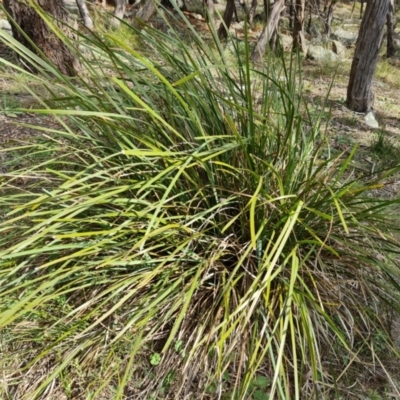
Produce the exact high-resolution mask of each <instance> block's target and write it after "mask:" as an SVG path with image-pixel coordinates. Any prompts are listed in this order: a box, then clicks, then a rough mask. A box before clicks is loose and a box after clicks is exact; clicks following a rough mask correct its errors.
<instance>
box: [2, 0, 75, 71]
mask: <svg viewBox="0 0 400 400" xmlns="http://www.w3.org/2000/svg"><path fill="white" fill-rule="evenodd" d="M35 4H36V5H37V6H38V7H40V8H41V9H42V10H43V11H45V12H46V13H47V14H49V15H50V16H52V17H54V19H55V20H54V22H55V24H57V25H58V27H59V28H60V29H61V30H62V31H63V32H64V34H66V35H70V34H71V32H70V31H69V29H68V28H67V27H66V26H65V25H63V24H62V23H60V22H58V21H67V20H68V12H67V11H66V10H65V8H64V4H63V2H62V0H36V1H35ZM3 5H4V8H5V9H6V11H7V12H8V13H9V14H10V16H11V18H12V19H13V20H14V21H16V23H17V24H18V25H19V26H20V27H21V29H22V30H23V31H24V32H25V33H26V35H27V36H28V37H29V38H30V39H31V40H32V41H33V42H34V43H35V46H36V47H37V48H36V47H35V46H32V45H31V43H30V42H29V41H28V40H27V39H26V38H25V37H24V35H23V34H22V33H21V32H20V31H19V30H18V29H17V28H16V27H15V26H14V25H13V23H12V22H11V21H10V23H11V25H12V30H13V35H14V37H15V39H16V40H18V41H19V42H21V43H22V44H23V45H24V46H25V47H27V48H28V49H29V50H31V51H33V52H34V53H36V54H38V51H37V49H39V50H40V52H42V53H43V54H44V55H45V56H46V57H47V58H48V59H49V61H50V62H51V63H52V64H53V65H54V66H55V67H56V68H57V69H58V70H59V71H60V72H61V73H63V74H65V75H68V76H75V75H77V73H78V71H79V69H80V66H79V62H78V60H77V58H76V57H75V56H74V55H73V53H72V52H71V50H70V49H69V48H68V47H67V45H66V44H65V43H64V42H62V41H61V40H60V39H59V38H58V36H57V35H56V34H55V33H53V32H52V30H51V29H50V28H49V27H48V25H47V24H46V22H45V21H44V20H43V19H42V17H41V16H40V15H39V14H38V13H37V12H36V10H35V9H34V8H33V7H32V6H30V5H28V4H27V2H26V1H23V0H3ZM57 20H58V21H57ZM29 68H30V69H32V70H35V68H34V67H33V66H32V65H30V66H29Z"/></svg>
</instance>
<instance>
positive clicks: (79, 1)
mask: <svg viewBox="0 0 400 400" xmlns="http://www.w3.org/2000/svg"><path fill="white" fill-rule="evenodd" d="M75 2H76V5H77V7H78V9H79V13H80V14H81V17H82V19H83V24H84V25H85V26H86V28H88V29H90V30H92V29H93V21H92V18H90V14H89V11H88V8H87V6H86V3H85V0H75Z"/></svg>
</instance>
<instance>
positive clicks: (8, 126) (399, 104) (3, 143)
mask: <svg viewBox="0 0 400 400" xmlns="http://www.w3.org/2000/svg"><path fill="white" fill-rule="evenodd" d="M351 8H352V5H339V6H338V10H337V15H339V16H340V18H346V17H350V14H351ZM356 13H357V11H356ZM191 21H192V22H193V24H195V25H196V28H198V29H202V30H204V32H205V34H207V25H206V23H205V22H203V21H201V20H198V19H196V18H192V19H191ZM336 23H338V21H336ZM155 24H157V22H155ZM235 28H236V29H238V30H240V25H238V24H234V26H233V29H235ZM261 28H262V26H261V25H259V26H258V30H255V31H254V32H253V33H252V34H251V37H252V41H253V43H254V42H255V40H256V37H257V34H258V32H259V31H260V30H261ZM353 52H354V46H353V47H351V48H348V49H347V54H346V59H345V60H344V61H341V62H340V63H338V64H332V63H319V62H316V61H311V60H307V59H305V60H303V62H302V67H303V74H302V76H303V83H304V94H305V96H306V98H307V101H308V103H309V105H310V107H311V108H313V107H315V108H317V107H320V106H321V105H323V104H325V109H326V111H327V112H328V115H330V117H329V119H328V121H326V122H327V133H328V137H329V138H330V145H331V147H332V149H333V150H334V151H338V152H339V151H342V152H350V150H351V149H352V147H353V146H354V144H358V146H359V150H358V152H357V154H356V157H355V161H354V167H355V169H356V170H357V169H359V170H361V171H364V172H371V171H372V172H373V171H374V170H376V169H378V167H379V166H383V167H385V166H391V165H393V164H398V163H400V49H399V50H398V55H397V56H396V57H394V58H393V59H391V60H387V59H386V58H385V56H384V51H383V50H382V55H381V58H380V60H379V63H378V67H377V72H376V76H375V79H374V82H373V92H374V94H375V104H374V110H375V112H376V117H377V120H378V122H379V125H380V128H379V129H372V128H369V127H368V126H367V125H366V124H365V122H364V115H363V114H358V113H354V112H352V111H350V110H349V109H347V108H346V106H345V99H346V90H347V83H348V77H349V73H350V66H351V61H352V55H353ZM9 56H10V55H9V54H8V52H7V50H6V49H4V48H2V47H0V57H4V58H5V57H9ZM333 78H334V80H333ZM332 80H333V81H332ZM15 82H16V80H15V79H14V77H13V76H10V75H7V74H6V73H3V72H2V71H1V69H0V93H1V97H0V173H1V172H2V170H1V162H2V158H1V148H5V147H9V146H11V143H15V142H16V141H21V142H25V141H29V140H31V139H32V138H33V137H35V136H38V135H41V132H39V131H37V130H34V129H33V128H31V127H29V125H42V126H47V127H48V126H54V127H56V126H57V123H56V121H55V120H54V118H52V117H43V116H38V115H37V114H33V113H29V112H26V113H25V112H24V113H22V112H20V111H18V108H20V107H22V108H27V109H29V108H30V107H32V106H33V105H34V103H35V101H34V98H32V97H31V96H30V95H29V94H28V93H27V91H26V90H25V89H23V86H21V85H18V84H16V83H15ZM328 93H329V94H328ZM325 101H326V102H325ZM2 110H3V111H2ZM379 143H381V148H380V150H379V147H378V145H379ZM377 149H378V150H379V151H378V150H377ZM399 191H400V178H399V179H398V180H397V181H393V182H391V185H388V186H387V187H385V189H384V192H383V193H379V195H384V196H387V197H394V196H397V195H398V193H399ZM395 324H397V325H398V326H399V327H400V321H395ZM395 331H396V329H395ZM397 331H398V332H397V333H395V334H394V336H395V337H394V339H395V340H396V341H397V342H398V343H400V328H399V329H397ZM399 380H400V379H399ZM62 398H63V397H60V398H59V399H57V400H61V399H62ZM366 398H367V397H365V399H366ZM374 398H375V399H380V397H374ZM371 399H372V397H371Z"/></svg>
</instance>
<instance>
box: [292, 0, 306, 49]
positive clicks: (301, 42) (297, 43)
mask: <svg viewBox="0 0 400 400" xmlns="http://www.w3.org/2000/svg"><path fill="white" fill-rule="evenodd" d="M305 3H306V2H305V0H296V4H295V13H294V26H293V50H294V51H297V50H298V51H300V52H302V53H304V54H306V52H307V48H306V39H305V37H304V8H305Z"/></svg>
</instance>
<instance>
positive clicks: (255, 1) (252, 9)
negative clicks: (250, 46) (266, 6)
mask: <svg viewBox="0 0 400 400" xmlns="http://www.w3.org/2000/svg"><path fill="white" fill-rule="evenodd" d="M257 5H258V0H252V1H251V6H250V10H249V24H250V25H253V21H254V16H255V14H256V10H257Z"/></svg>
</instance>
